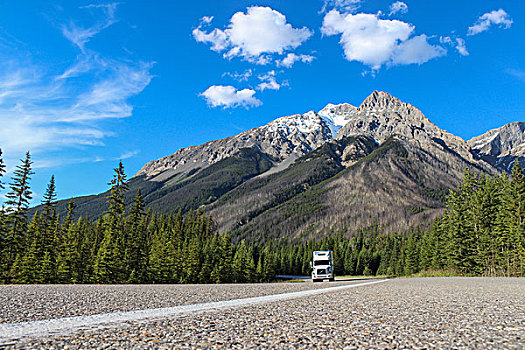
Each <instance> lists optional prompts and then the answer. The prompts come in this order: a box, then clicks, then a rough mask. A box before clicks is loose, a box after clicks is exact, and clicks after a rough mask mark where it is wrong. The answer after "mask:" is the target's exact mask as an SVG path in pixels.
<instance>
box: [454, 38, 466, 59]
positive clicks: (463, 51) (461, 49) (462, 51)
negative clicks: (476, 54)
mask: <svg viewBox="0 0 525 350" xmlns="http://www.w3.org/2000/svg"><path fill="white" fill-rule="evenodd" d="M456 43H457V45H456V50H458V52H459V54H460V55H461V56H468V55H469V52H468V50H467V46H466V45H465V40H464V39H462V38H456Z"/></svg>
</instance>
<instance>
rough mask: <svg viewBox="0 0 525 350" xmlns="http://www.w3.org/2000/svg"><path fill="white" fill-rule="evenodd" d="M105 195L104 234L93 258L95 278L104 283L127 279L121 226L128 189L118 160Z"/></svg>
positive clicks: (123, 233) (124, 238)
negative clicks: (107, 192) (108, 190)
mask: <svg viewBox="0 0 525 350" xmlns="http://www.w3.org/2000/svg"><path fill="white" fill-rule="evenodd" d="M114 171H115V173H114V174H113V179H112V180H111V181H110V182H109V183H108V185H111V189H110V193H109V195H108V197H107V202H108V211H107V212H106V215H105V216H104V220H103V223H104V231H103V232H104V235H103V239H102V242H101V244H100V247H99V249H98V252H97V257H96V260H95V265H94V269H95V274H96V278H97V279H98V280H100V281H103V282H104V283H108V282H112V283H115V282H123V281H125V280H127V279H128V276H126V271H125V261H124V258H125V241H126V237H125V231H124V228H123V220H124V215H125V213H126V206H125V202H124V196H125V194H126V191H127V190H128V185H127V184H126V174H125V173H124V165H123V164H122V161H120V162H119V165H118V167H117V168H115V169H114Z"/></svg>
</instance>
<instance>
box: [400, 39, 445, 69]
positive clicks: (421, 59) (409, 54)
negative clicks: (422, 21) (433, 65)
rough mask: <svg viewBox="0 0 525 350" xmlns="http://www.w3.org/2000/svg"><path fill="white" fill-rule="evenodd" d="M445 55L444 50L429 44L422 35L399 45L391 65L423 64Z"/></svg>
mask: <svg viewBox="0 0 525 350" xmlns="http://www.w3.org/2000/svg"><path fill="white" fill-rule="evenodd" d="M446 54H447V50H446V49H444V48H443V47H441V46H438V45H431V44H429V43H428V38H427V36H426V35H425V34H422V35H418V36H415V37H413V38H411V39H408V40H406V41H404V42H402V43H400V44H399V45H398V46H397V48H396V50H395V51H394V54H393V56H392V63H394V64H423V63H425V62H428V61H430V60H431V59H433V58H436V57H440V56H443V55H446Z"/></svg>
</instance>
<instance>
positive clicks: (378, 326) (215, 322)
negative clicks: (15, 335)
mask: <svg viewBox="0 0 525 350" xmlns="http://www.w3.org/2000/svg"><path fill="white" fill-rule="evenodd" d="M332 285H338V283H335V284H332ZM236 287H237V288H238V286H232V288H234V289H235V288H236ZM524 343H525V280H524V279H492V278H486V279H482V278H431V279H396V280H391V281H388V282H386V283H378V284H374V285H368V286H361V287H357V288H352V289H346V290H336V289H334V290H332V291H331V292H328V293H324V294H318V295H310V296H307V297H303V298H297V299H292V300H284V301H277V302H275V301H274V302H268V303H264V304H257V305H251V306H244V307H240V306H239V307H235V308H225V309H220V310H216V311H212V312H204V313H197V314H194V315H185V316H184V315H183V316H177V317H168V318H164V319H157V320H149V321H142V322H138V323H137V322H132V323H129V324H127V325H120V326H119V327H118V328H106V329H102V330H85V331H79V332H77V333H75V334H73V335H68V336H62V337H54V338H52V339H47V340H37V341H33V342H29V343H26V344H18V345H16V346H12V347H20V348H21V347H24V348H65V347H68V348H70V349H80V348H115V349H116V348H188V349H189V348H290V349H292V348H293V349H295V348H304V349H308V348H326V349H345V348H346V349H355V348H381V349H383V348H431V347H434V348H489V349H490V348H491V349H502V348H506V349H513V348H514V349H522V348H523V344H524Z"/></svg>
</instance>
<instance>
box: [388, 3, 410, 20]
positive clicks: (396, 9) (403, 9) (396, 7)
mask: <svg viewBox="0 0 525 350" xmlns="http://www.w3.org/2000/svg"><path fill="white" fill-rule="evenodd" d="M407 12H408V6H407V4H405V3H404V2H402V1H396V2H394V3H393V4H392V5H390V13H389V14H388V15H389V16H392V15H395V14H396V13H407Z"/></svg>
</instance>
